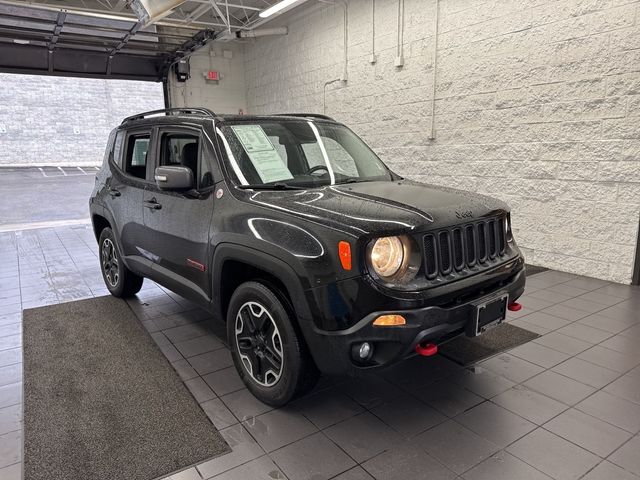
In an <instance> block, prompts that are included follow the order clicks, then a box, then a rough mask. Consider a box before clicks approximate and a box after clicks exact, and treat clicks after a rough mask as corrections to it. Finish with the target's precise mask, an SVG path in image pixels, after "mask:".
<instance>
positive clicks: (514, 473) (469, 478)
mask: <svg viewBox="0 0 640 480" xmlns="http://www.w3.org/2000/svg"><path fill="white" fill-rule="evenodd" d="M464 479H465V480H550V479H551V477H549V476H547V475H545V474H544V473H542V472H541V471H540V470H536V469H535V468H533V467H532V466H531V465H527V464H526V463H524V462H523V461H522V460H520V459H519V458H516V457H514V456H513V455H511V454H509V453H507V452H505V451H501V452H498V453H496V454H495V455H493V456H491V457H489V458H487V459H486V460H485V461H483V462H482V463H480V464H478V465H476V466H475V467H473V468H472V469H471V470H469V471H468V472H467V473H465V474H464Z"/></svg>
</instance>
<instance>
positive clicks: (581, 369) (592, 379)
mask: <svg viewBox="0 0 640 480" xmlns="http://www.w3.org/2000/svg"><path fill="white" fill-rule="evenodd" d="M552 370H553V371H554V372H556V373H559V374H561V375H564V376H565V377H569V378H572V379H573V380H577V381H578V382H581V383H584V384H586V385H590V386H592V387H594V388H602V387H604V386H605V385H606V384H608V383H610V382H612V381H614V380H615V379H616V378H618V377H619V376H620V373H619V372H616V371H614V370H609V369H607V368H604V367H601V366H599V365H594V364H593V363H589V362H585V361H584V360H580V359H579V358H577V357H574V358H570V359H569V360H567V361H565V362H562V363H561V364H560V365H556V366H555V367H553V369H552Z"/></svg>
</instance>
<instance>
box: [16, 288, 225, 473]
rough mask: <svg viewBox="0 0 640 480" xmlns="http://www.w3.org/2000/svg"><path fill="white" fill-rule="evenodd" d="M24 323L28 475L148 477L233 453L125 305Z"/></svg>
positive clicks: (65, 311) (106, 300) (47, 311)
mask: <svg viewBox="0 0 640 480" xmlns="http://www.w3.org/2000/svg"><path fill="white" fill-rule="evenodd" d="M23 322H24V327H23V329H24V330H23V339H24V340H23V342H24V436H25V439H24V479H25V480H41V479H42V480H44V479H47V480H50V479H52V478H56V479H65V480H75V479H83V480H85V479H92V480H102V479H105V480H106V479H110V480H114V479H127V480H151V479H154V478H157V477H161V476H165V475H168V474H170V473H172V472H175V471H177V470H181V469H183V468H186V467H189V466H191V465H193V464H195V463H199V462H202V461H204V460H206V459H209V458H211V457H215V456H217V455H220V454H222V453H226V452H228V451H230V449H229V447H228V445H227V444H226V442H225V441H224V439H223V438H222V437H221V436H220V434H219V433H218V431H217V430H216V429H215V427H214V426H213V424H212V423H211V421H210V420H209V418H208V417H207V416H206V414H205V413H204V411H203V410H202V409H201V408H200V406H199V405H198V403H197V402H196V401H195V399H194V398H193V396H192V395H191V393H190V392H189V391H188V390H187V388H186V387H185V385H184V383H183V382H182V380H181V379H180V378H179V377H178V375H177V373H176V372H175V370H174V369H173V367H172V366H171V364H170V363H169V362H168V361H167V360H166V359H165V357H164V355H163V354H162V353H161V352H160V350H159V349H158V348H157V346H156V345H155V343H154V342H153V340H152V339H151V338H150V336H149V335H148V334H147V332H146V331H145V330H144V328H143V327H142V326H141V325H140V322H139V321H138V319H137V318H136V317H135V316H134V314H133V312H132V311H131V309H130V308H129V306H128V305H127V304H126V302H124V301H122V300H119V299H116V298H114V297H110V296H109V297H100V298H95V299H89V300H81V301H77V302H69V303H62V304H58V305H52V306H48V307H42V308H36V309H32V310H25V311H24V312H23Z"/></svg>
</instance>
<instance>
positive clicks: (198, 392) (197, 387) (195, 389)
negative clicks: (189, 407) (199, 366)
mask: <svg viewBox="0 0 640 480" xmlns="http://www.w3.org/2000/svg"><path fill="white" fill-rule="evenodd" d="M184 383H185V385H186V386H187V388H188V389H189V391H190V392H191V394H192V395H193V397H194V398H195V399H196V402H198V403H202V402H206V401H207V400H211V399H212V398H215V397H216V394H215V393H213V390H211V388H209V385H207V384H206V383H205V381H204V380H203V379H202V378H201V377H196V378H192V379H191V380H187V381H186V382H184Z"/></svg>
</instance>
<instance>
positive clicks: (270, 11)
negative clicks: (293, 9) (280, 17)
mask: <svg viewBox="0 0 640 480" xmlns="http://www.w3.org/2000/svg"><path fill="white" fill-rule="evenodd" d="M301 1H302V0H282V1H281V2H278V3H276V4H275V5H272V6H270V7H269V8H267V9H266V10H263V11H262V12H260V13H259V15H260V16H261V17H262V18H267V17H270V16H271V15H275V14H276V13H279V12H281V11H282V10H284V9H285V8H287V7H290V6H292V5H294V4H296V3H299V2H301Z"/></svg>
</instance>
